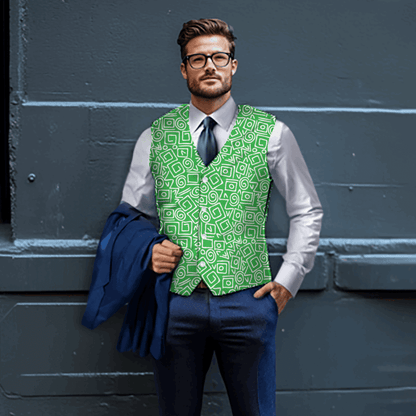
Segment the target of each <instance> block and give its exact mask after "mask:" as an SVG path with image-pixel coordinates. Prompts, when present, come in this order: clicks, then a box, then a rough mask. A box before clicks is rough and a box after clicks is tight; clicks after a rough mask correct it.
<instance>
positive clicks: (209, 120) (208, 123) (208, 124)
mask: <svg viewBox="0 0 416 416" xmlns="http://www.w3.org/2000/svg"><path fill="white" fill-rule="evenodd" d="M216 124H217V122H216V121H215V120H214V119H213V118H211V117H205V119H204V127H205V128H208V129H209V130H212V129H213V128H214V127H215V125H216Z"/></svg>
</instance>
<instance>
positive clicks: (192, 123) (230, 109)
mask: <svg viewBox="0 0 416 416" xmlns="http://www.w3.org/2000/svg"><path fill="white" fill-rule="evenodd" d="M236 112H237V104H236V103H235V101H234V99H233V97H230V98H229V99H228V100H227V101H226V103H225V104H224V105H222V106H221V107H220V108H219V109H218V110H216V111H214V112H213V113H212V114H210V117H212V118H213V119H214V120H215V121H216V122H217V124H218V125H220V126H221V127H222V128H223V129H224V130H228V129H229V128H230V126H231V123H232V121H233V119H234V117H235V114H236ZM206 116H207V115H206V114H205V113H203V112H202V111H201V110H198V109H197V108H196V107H195V106H194V105H193V104H192V102H191V103H190V105H189V128H190V130H191V134H192V133H194V132H195V130H196V129H197V128H198V127H199V126H200V124H201V123H202V121H203V120H204V118H205V117H206Z"/></svg>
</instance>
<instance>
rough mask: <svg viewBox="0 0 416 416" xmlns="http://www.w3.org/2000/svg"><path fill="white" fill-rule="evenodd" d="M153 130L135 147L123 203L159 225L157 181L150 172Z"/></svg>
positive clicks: (138, 141) (147, 131) (146, 132)
mask: <svg viewBox="0 0 416 416" xmlns="http://www.w3.org/2000/svg"><path fill="white" fill-rule="evenodd" d="M151 143H152V132H151V128H148V129H147V130H145V131H144V132H143V133H142V134H141V135H140V137H139V139H138V140H137V143H136V146H135V147H134V152H133V158H132V161H131V165H130V170H129V173H128V175H127V178H126V182H125V184H124V187H123V193H122V197H121V201H122V202H127V203H128V204H130V205H131V206H133V207H134V208H136V209H137V210H139V211H140V212H142V213H144V214H146V215H147V216H148V217H149V219H150V220H152V222H153V223H154V224H155V225H157V226H158V225H159V218H158V214H157V209H156V199H155V181H154V178H153V175H152V172H151V171H150V165H149V155H150V145H151Z"/></svg>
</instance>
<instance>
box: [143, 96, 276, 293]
mask: <svg viewBox="0 0 416 416" xmlns="http://www.w3.org/2000/svg"><path fill="white" fill-rule="evenodd" d="M275 123H276V119H275V117H274V116H272V115H270V114H267V113H265V112H263V111H260V110H257V109H255V108H253V107H250V106H248V105H240V106H238V115H237V119H236V123H235V126H234V128H233V129H232V131H231V134H230V136H229V137H228V139H227V141H226V142H225V144H224V146H223V147H222V148H221V150H220V151H219V152H218V154H217V156H216V157H215V158H214V160H213V161H212V162H211V163H210V164H209V165H208V166H205V165H204V164H203V162H202V160H201V157H200V156H199V154H198V151H197V150H196V147H195V145H194V144H193V143H192V137H191V132H190V130H189V105H188V104H184V105H181V106H180V107H178V108H175V109H174V110H172V111H170V112H169V113H167V114H165V115H164V116H163V117H161V118H159V119H158V120H156V121H155V122H153V124H152V144H151V148H150V158H149V163H150V169H151V172H152V175H153V177H154V179H155V197H156V207H157V210H158V214H159V220H160V229H159V233H161V234H165V235H167V236H168V238H169V239H170V240H171V241H173V242H174V243H176V244H178V245H180V246H181V247H182V249H183V251H184V255H183V256H182V258H181V260H180V261H179V264H178V266H177V267H176V269H175V270H174V272H173V275H172V283H171V287H170V290H171V292H174V293H178V294H180V295H183V296H189V295H190V294H191V293H192V291H193V290H194V289H195V287H196V285H197V284H198V283H199V282H200V281H201V279H203V280H204V282H205V283H206V284H207V285H208V287H209V289H210V290H211V292H212V293H213V294H214V295H225V294H227V293H232V292H236V291H238V290H243V289H247V288H249V287H252V286H257V285H260V284H265V283H267V282H270V280H271V272H270V266H269V262H268V255H267V246H266V238H265V222H266V219H267V211H268V205H269V199H270V192H269V191H270V187H271V181H272V179H271V177H270V173H269V169H268V164H267V150H268V143H269V139H270V135H271V133H272V131H273V128H274V126H275Z"/></svg>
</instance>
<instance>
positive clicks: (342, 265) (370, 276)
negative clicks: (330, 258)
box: [335, 254, 416, 290]
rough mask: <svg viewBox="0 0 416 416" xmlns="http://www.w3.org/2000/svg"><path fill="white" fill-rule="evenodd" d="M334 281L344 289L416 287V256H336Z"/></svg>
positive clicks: (404, 288) (412, 288)
mask: <svg viewBox="0 0 416 416" xmlns="http://www.w3.org/2000/svg"><path fill="white" fill-rule="evenodd" d="M335 264H336V267H335V284H336V286H337V287H338V288H340V289H344V290H416V255H412V254H402V255H400V254H390V255H389V254H366V255H352V256H339V257H338V258H337V259H336V262H335Z"/></svg>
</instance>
